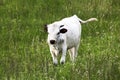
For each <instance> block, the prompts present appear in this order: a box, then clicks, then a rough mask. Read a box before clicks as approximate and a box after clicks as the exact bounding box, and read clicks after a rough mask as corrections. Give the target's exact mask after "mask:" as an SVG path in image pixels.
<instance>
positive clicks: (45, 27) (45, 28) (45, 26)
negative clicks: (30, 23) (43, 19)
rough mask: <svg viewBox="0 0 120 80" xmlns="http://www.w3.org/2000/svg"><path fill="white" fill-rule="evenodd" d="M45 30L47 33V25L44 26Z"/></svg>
mask: <svg viewBox="0 0 120 80" xmlns="http://www.w3.org/2000/svg"><path fill="white" fill-rule="evenodd" d="M44 30H45V31H46V32H47V30H48V29H47V24H45V25H44Z"/></svg>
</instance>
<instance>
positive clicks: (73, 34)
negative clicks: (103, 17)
mask: <svg viewBox="0 0 120 80" xmlns="http://www.w3.org/2000/svg"><path fill="white" fill-rule="evenodd" d="M90 21H97V19H96V18H90V19H88V20H86V21H83V20H81V19H80V18H78V17H77V16H76V15H73V16H71V17H67V18H64V19H62V20H61V21H56V22H54V23H52V24H48V25H46V26H45V29H46V30H47V32H48V39H47V42H48V45H49V47H50V52H51V55H52V59H53V63H54V64H55V65H57V64H58V60H57V56H58V54H59V53H62V56H61V59H60V63H61V64H64V63H65V58H66V52H67V50H68V51H69V55H70V59H71V61H72V62H74V61H75V58H76V57H77V54H78V48H79V44H80V36H81V23H87V22H90Z"/></svg>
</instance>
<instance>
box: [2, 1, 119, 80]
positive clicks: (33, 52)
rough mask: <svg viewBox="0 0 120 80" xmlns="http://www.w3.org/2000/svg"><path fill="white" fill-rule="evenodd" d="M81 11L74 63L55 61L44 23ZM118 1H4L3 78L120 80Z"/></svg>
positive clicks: (68, 59) (8, 79)
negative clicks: (77, 47) (84, 22)
mask: <svg viewBox="0 0 120 80" xmlns="http://www.w3.org/2000/svg"><path fill="white" fill-rule="evenodd" d="M74 14H76V15H78V16H79V17H80V18H81V19H83V20H86V19H88V18H90V17H96V18H98V20H99V21H98V22H91V23H87V24H83V25H82V37H81V45H80V48H79V54H78V57H77V61H76V62H75V64H72V63H71V62H70V58H69V55H67V61H66V63H65V64H64V65H60V64H59V65H58V66H54V65H53V64H52V58H51V55H50V52H49V47H48V45H47V43H46V39H47V33H46V32H44V29H43V27H44V24H49V23H51V22H54V21H56V20H61V19H62V18H64V17H68V16H72V15H74ZM119 79H120V1H119V0H0V80H119Z"/></svg>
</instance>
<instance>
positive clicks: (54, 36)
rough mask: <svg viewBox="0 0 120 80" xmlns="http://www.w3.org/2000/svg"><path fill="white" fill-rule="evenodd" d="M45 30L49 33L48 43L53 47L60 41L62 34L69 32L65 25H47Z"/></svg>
mask: <svg viewBox="0 0 120 80" xmlns="http://www.w3.org/2000/svg"><path fill="white" fill-rule="evenodd" d="M45 30H46V31H47V32H48V43H49V44H52V45H54V44H56V43H57V42H58V41H59V39H60V37H61V34H65V33H66V32H67V29H66V28H64V25H57V24H49V25H45Z"/></svg>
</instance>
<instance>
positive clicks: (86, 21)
mask: <svg viewBox="0 0 120 80" xmlns="http://www.w3.org/2000/svg"><path fill="white" fill-rule="evenodd" d="M79 21H80V23H88V22H91V21H98V20H97V18H90V19H88V20H85V21H84V20H81V19H80V18H79Z"/></svg>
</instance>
